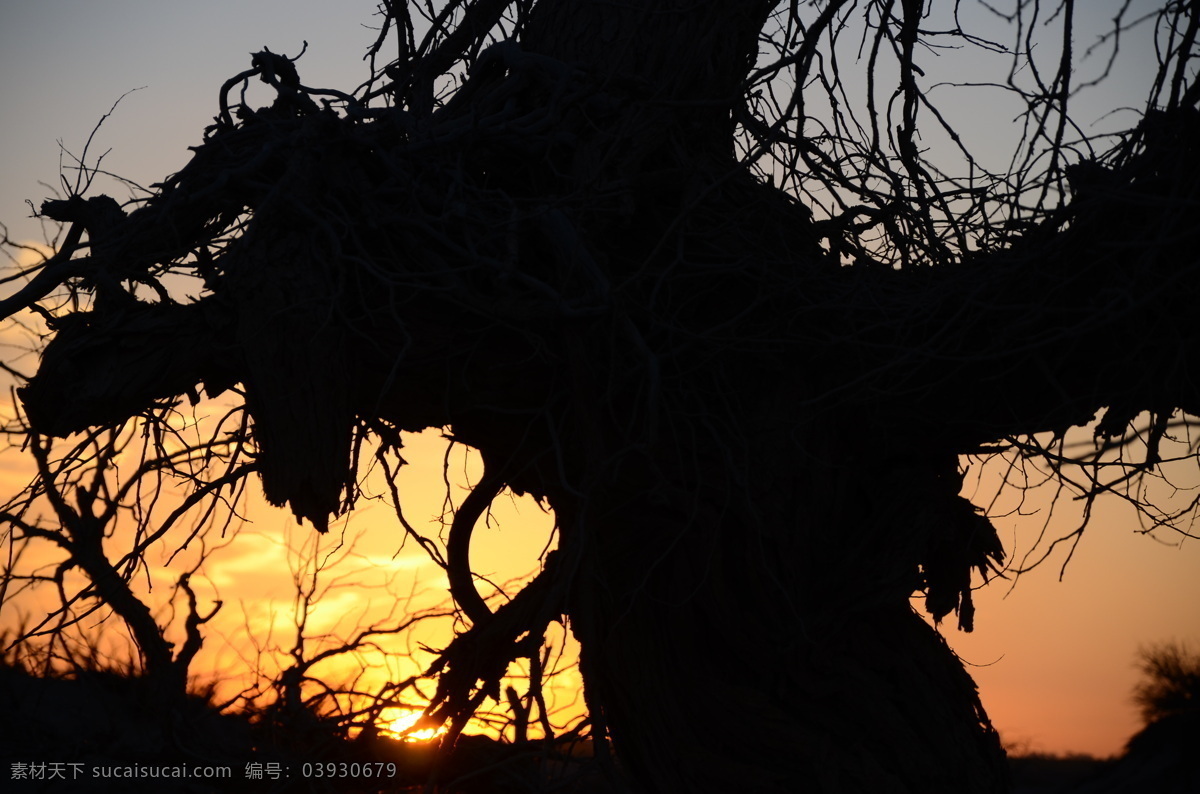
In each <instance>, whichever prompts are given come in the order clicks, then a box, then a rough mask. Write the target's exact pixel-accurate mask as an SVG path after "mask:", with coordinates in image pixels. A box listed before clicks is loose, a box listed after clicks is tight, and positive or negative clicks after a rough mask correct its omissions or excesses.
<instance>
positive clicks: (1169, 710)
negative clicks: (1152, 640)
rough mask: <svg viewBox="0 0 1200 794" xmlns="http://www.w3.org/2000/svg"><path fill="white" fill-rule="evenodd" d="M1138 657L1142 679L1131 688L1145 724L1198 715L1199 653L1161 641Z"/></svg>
mask: <svg viewBox="0 0 1200 794" xmlns="http://www.w3.org/2000/svg"><path fill="white" fill-rule="evenodd" d="M1138 656H1139V657H1140V658H1141V663H1140V667H1141V670H1142V675H1143V676H1144V680H1143V681H1142V682H1141V683H1140V684H1138V685H1137V687H1136V688H1135V689H1134V701H1135V702H1136V703H1137V704H1138V707H1139V708H1140V709H1141V711H1142V719H1143V720H1145V721H1146V724H1147V725H1150V724H1152V723H1155V722H1159V721H1161V720H1164V719H1167V718H1168V717H1183V716H1192V717H1195V716H1196V715H1197V714H1198V713H1200V653H1195V652H1193V651H1191V649H1189V648H1188V647H1187V646H1186V645H1185V644H1182V643H1177V642H1165V643H1161V644H1157V645H1152V646H1150V647H1149V648H1145V649H1143V650H1142V651H1140V652H1139V654H1138Z"/></svg>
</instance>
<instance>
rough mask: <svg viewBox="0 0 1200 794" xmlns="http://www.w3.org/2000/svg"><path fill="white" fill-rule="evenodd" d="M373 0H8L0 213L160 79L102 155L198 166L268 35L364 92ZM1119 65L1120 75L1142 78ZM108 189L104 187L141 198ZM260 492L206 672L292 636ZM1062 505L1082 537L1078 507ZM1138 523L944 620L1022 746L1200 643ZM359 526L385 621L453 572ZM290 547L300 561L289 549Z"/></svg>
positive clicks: (517, 525)
mask: <svg viewBox="0 0 1200 794" xmlns="http://www.w3.org/2000/svg"><path fill="white" fill-rule="evenodd" d="M374 7H375V2H374V0H361V1H359V0H356V2H353V3H342V4H339V5H337V6H336V10H333V9H334V7H333V6H330V5H329V4H328V3H318V2H285V1H284V0H271V1H270V2H267V1H264V0H256V1H253V2H245V1H244V0H243V2H238V3H232V2H228V0H214V2H210V3H203V4H196V3H179V2H158V1H157V0H154V1H152V0H108V1H107V2H84V0H41V2H37V3H27V2H19V1H18V0H0V107H4V108H5V109H6V114H5V121H4V122H3V127H0V129H2V130H3V132H2V133H0V134H2V135H3V141H4V146H3V147H0V221H2V222H4V223H6V224H7V225H8V226H9V228H10V231H11V232H13V233H14V234H15V235H16V236H17V237H19V238H21V239H32V238H36V237H37V235H38V234H39V228H38V225H37V224H36V223H33V222H30V221H28V220H27V218H26V216H27V215H28V211H27V208H26V206H25V205H24V203H23V202H24V200H25V199H26V198H29V199H33V200H34V201H35V202H37V201H40V200H41V199H42V198H43V197H45V196H46V195H48V193H47V190H46V189H45V188H43V187H41V186H39V185H38V180H42V181H45V182H49V183H51V184H53V183H55V182H56V180H57V174H58V167H59V158H60V153H59V148H58V145H57V144H56V140H58V139H61V140H62V141H63V143H64V145H65V146H66V147H67V148H68V149H70V150H72V151H74V152H76V153H78V152H79V151H81V149H82V146H83V143H84V141H85V140H86V139H87V136H88V134H89V133H90V132H91V130H92V127H93V126H94V125H95V123H96V122H97V121H98V120H99V118H100V116H101V115H102V114H103V113H105V112H107V111H108V109H109V108H110V107H111V106H112V104H113V102H114V101H115V100H116V99H117V98H118V97H120V96H121V95H122V94H123V93H125V92H126V91H128V90H130V89H133V88H138V87H140V86H145V88H144V89H142V90H140V91H137V92H136V93H134V94H132V95H130V96H129V97H127V98H126V99H125V100H124V101H123V103H122V105H121V107H120V108H119V109H118V112H117V113H116V114H114V116H113V117H112V118H111V119H109V120H108V121H106V122H105V126H104V127H103V129H102V130H101V133H100V134H99V136H98V138H97V141H96V142H95V143H94V144H93V147H94V148H93V151H92V154H93V155H95V154H97V153H99V152H103V151H105V150H107V149H109V148H110V147H111V149H112V151H111V153H110V154H109V155H108V156H107V157H106V159H105V161H104V166H105V168H107V169H109V170H111V171H114V172H117V173H120V174H122V175H125V176H128V177H130V178H131V179H133V180H135V181H137V182H140V183H142V184H149V183H151V182H154V181H157V180H159V179H161V178H162V177H163V176H165V175H166V174H168V173H170V172H172V171H176V170H178V169H179V168H180V167H181V166H182V165H183V164H184V163H185V162H186V160H187V158H188V156H189V155H188V152H187V151H186V148H185V147H186V146H187V145H189V144H194V143H196V142H198V140H199V138H200V135H201V132H202V129H203V127H204V126H205V124H207V123H209V121H210V120H211V118H212V116H213V114H214V113H215V110H216V92H217V88H218V87H219V85H220V83H221V82H222V81H223V80H224V79H225V78H227V77H228V76H230V75H232V74H235V73H237V72H238V71H241V70H242V69H244V68H246V66H247V65H248V53H250V52H251V51H254V50H258V49H261V48H262V47H263V46H264V45H265V46H269V47H271V49H272V50H274V51H276V52H284V53H289V54H293V53H295V52H297V51H299V49H300V46H301V42H302V41H304V40H307V41H308V43H309V54H307V55H306V56H305V57H304V59H303V60H302V61H301V62H300V63H299V66H300V72H301V75H302V77H303V78H304V80H305V82H306V83H308V84H314V85H316V84H319V85H327V86H331V87H337V88H342V89H347V88H352V87H353V86H354V85H356V84H357V83H358V82H359V81H360V80H361V79H362V78H364V77H365V74H366V72H365V67H364V66H363V64H362V63H361V60H360V57H361V54H362V52H363V51H364V50H365V47H366V45H367V43H368V42H369V41H370V40H371V39H372V37H373V35H374V33H373V31H371V30H368V29H366V28H364V27H363V24H364V23H369V22H371V13H372V11H373V9H374ZM1117 77H1118V81H1120V80H1125V79H1127V77H1128V73H1121V74H1118V75H1117ZM101 182H102V183H103V184H98V185H97V188H96V189H97V190H99V191H111V192H113V193H114V194H115V195H117V196H119V197H124V196H127V195H128V193H127V191H125V190H124V189H123V188H120V187H119V186H114V184H113V183H112V182H108V181H105V180H101ZM7 350H9V349H8V348H6V351H7ZM5 355H6V356H7V355H8V353H7V352H6V353H5ZM436 446H437V440H436V438H433V437H432V436H431V437H430V438H428V439H426V438H422V439H419V440H414V442H413V447H412V449H411V450H410V453H411V454H409V453H406V458H408V459H409V460H410V461H411V462H412V464H413V465H412V467H411V468H410V469H409V471H407V472H406V474H405V475H404V476H405V478H406V479H405V487H404V490H403V492H404V494H405V498H406V505H407V506H406V509H407V510H408V512H409V515H410V517H412V518H414V519H416V518H418V517H419V518H420V519H430V518H434V517H436V516H437V515H439V514H440V511H441V500H442V497H443V495H444V490H443V487H442V483H441V453H440V452H439V451H438V450H437V448H436ZM422 450H423V451H422ZM14 460H15V459H14V457H13V455H12V454H11V453H6V454H4V455H0V488H4V489H5V491H4V493H3V494H0V496H3V497H7V495H8V494H9V493H11V492H12V491H11V489H12V488H15V487H19V485H18V483H21V482H22V481H23V480H22V476H23V472H22V469H21V466H22V464H20V463H17V462H14ZM1190 484H1191V485H1195V479H1194V476H1193V479H1192V480H1190ZM1186 496H1188V495H1186V494H1185V497H1186ZM409 499H411V500H412V502H411V504H408V503H407V500H409ZM502 501H503V500H502ZM252 502H253V503H252V504H251V505H249V506H248V508H247V513H248V515H249V517H250V518H251V520H252V521H253V523H252V524H251V525H250V526H248V527H247V528H246V529H245V530H243V534H240V535H239V536H238V537H237V539H236V541H235V542H233V543H231V544H230V545H229V546H228V547H226V548H223V549H221V550H220V551H218V552H216V553H215V554H214V555H213V558H212V561H211V562H210V564H209V565H208V566H207V567H206V573H207V577H208V578H207V580H206V581H205V582H204V583H203V584H202V585H201V586H200V587H198V594H200V595H201V603H202V604H204V603H205V599H206V598H208V599H209V600H211V599H212V598H215V597H217V596H218V595H219V597H220V598H222V599H223V600H224V601H225V602H226V604H227V606H226V607H225V609H224V610H223V611H222V613H221V615H220V616H219V617H220V620H219V621H218V620H214V622H213V624H211V625H210V629H211V630H212V635H213V636H212V639H211V640H210V643H209V645H208V646H206V651H205V653H206V654H211V656H210V657H202V659H201V660H198V662H197V664H196V671H197V672H201V673H203V672H205V671H206V669H209V668H211V669H221V670H227V669H229V668H230V667H232V666H235V665H237V664H241V663H243V662H244V655H245V653H246V651H245V650H244V648H239V642H241V639H240V638H241V637H242V635H244V634H245V632H244V631H243V626H244V624H245V622H246V621H247V620H248V621H249V623H250V626H251V628H253V629H254V630H255V631H260V630H264V629H265V628H266V627H268V626H270V625H272V621H274V625H276V626H277V628H276V634H275V635H273V637H272V642H274V643H275V644H276V645H278V646H279V647H281V648H286V644H285V643H286V642H287V641H288V640H290V638H286V637H284V636H282V635H281V634H279V632H281V631H283V630H284V629H286V627H287V626H288V625H290V624H289V623H288V620H290V617H291V613H290V609H291V603H292V602H291V598H292V595H293V593H294V591H295V587H294V584H293V582H292V573H291V571H290V570H289V567H288V565H289V553H288V545H287V542H286V541H287V539H288V538H289V537H290V538H292V541H293V546H295V545H296V544H302V543H304V542H305V539H306V537H307V535H306V533H307V532H308V530H307V529H305V530H303V531H297V530H296V529H295V528H294V527H293V526H292V525H291V524H290V520H289V518H288V516H287V514H286V513H285V512H284V511H273V510H267V509H266V508H264V507H262V506H261V504H259V503H257V502H254V501H253V500H252ZM977 503H978V500H977ZM1060 509H1061V510H1062V512H1063V522H1064V523H1063V526H1064V527H1066V528H1067V530H1068V531H1069V529H1070V528H1071V522H1072V521H1073V520H1074V518H1073V517H1072V516H1071V515H1068V514H1069V513H1070V512H1071V510H1070V505H1069V504H1067V503H1063V504H1062V505H1061V508H1060ZM999 512H1001V513H1002V512H1004V510H1000V511H999ZM497 514H498V516H499V517H500V521H499V525H498V527H497V528H495V529H492V530H486V531H482V532H481V533H480V542H479V543H478V544H477V547H476V548H477V549H478V551H476V552H474V557H473V560H474V561H475V562H476V564H477V567H478V568H479V569H481V571H482V572H487V573H489V574H492V575H493V576H494V577H495V578H496V579H497V580H504V579H507V578H509V577H512V576H517V575H520V574H523V573H525V572H527V571H528V570H529V569H530V568H531V567H532V565H533V564H534V562H535V561H536V558H537V554H538V553H539V552H540V551H541V549H542V547H543V546H544V543H545V541H546V535H547V532H548V526H549V519H548V518H547V517H546V516H544V515H542V514H540V512H539V511H538V510H537V508H536V506H534V505H532V504H530V503H528V502H522V503H520V504H519V505H517V506H515V507H514V506H512V505H509V504H501V505H499V506H498V507H497ZM1043 515H1044V508H1043V512H1042V513H1035V514H1033V515H1016V514H1013V515H1005V516H1002V517H997V518H995V519H994V520H995V523H996V525H997V526H998V528H1000V531H1001V537H1002V538H1003V539H1004V540H1005V543H1006V546H1007V547H1009V548H1010V549H1012V548H1013V547H1014V546H1015V547H1017V548H1021V549H1024V548H1027V547H1028V546H1029V545H1030V544H1031V543H1032V542H1033V539H1034V538H1035V537H1036V536H1037V534H1038V532H1039V529H1040V526H1041V523H1042V517H1043ZM427 526H431V525H427ZM1136 527H1137V523H1136V521H1135V520H1134V519H1133V517H1132V516H1130V515H1128V514H1127V512H1126V511H1123V510H1122V509H1121V507H1120V505H1118V504H1116V503H1115V501H1110V502H1108V503H1105V504H1102V505H1101V506H1100V507H1099V508H1098V510H1097V516H1096V518H1095V519H1094V522H1093V525H1092V527H1091V528H1090V529H1089V530H1088V533H1087V536H1086V537H1085V538H1084V541H1083V543H1082V544H1081V545H1080V547H1079V549H1078V551H1077V553H1076V555H1075V559H1074V560H1073V561H1072V563H1071V565H1070V567H1068V569H1067V571H1066V575H1065V577H1064V580H1063V581H1062V582H1059V581H1058V568H1059V563H1060V562H1061V556H1057V557H1056V558H1055V559H1052V560H1051V561H1049V562H1048V563H1047V564H1045V565H1043V566H1042V567H1041V568H1039V569H1037V570H1035V571H1033V572H1032V573H1030V574H1027V575H1025V576H1023V577H1021V579H1020V581H1019V582H1018V583H1017V585H1016V587H1015V588H1013V589H1012V590H1011V592H1009V591H1008V589H1007V585H1006V583H1004V582H1001V583H1000V584H999V586H992V587H989V588H987V589H985V590H984V591H983V592H981V593H980V594H979V595H978V597H977V604H978V608H979V615H978V618H977V621H976V623H977V629H976V632H975V633H974V634H972V635H965V634H962V633H961V632H958V631H957V630H956V629H955V628H954V627H953V622H952V620H951V621H948V622H947V623H946V624H944V625H943V630H944V631H945V633H946V634H947V636H948V638H949V639H950V641H951V644H952V645H953V646H954V647H955V649H956V650H957V651H958V652H959V653H960V655H961V656H962V657H963V658H964V659H965V660H966V662H968V663H969V664H970V665H972V667H971V672H972V674H973V675H974V676H975V678H976V680H977V681H978V682H979V684H980V687H981V690H982V693H983V698H984V702H985V705H986V706H987V707H988V709H989V711H990V713H991V715H992V717H993V719H994V720H995V722H996V724H997V726H998V727H999V729H1000V730H1001V732H1002V733H1003V734H1004V736H1005V737H1006V739H1008V740H1009V741H1017V742H1021V743H1023V744H1024V745H1025V746H1030V747H1032V748H1034V749H1041V750H1047V751H1056V752H1068V751H1079V752H1090V753H1095V754H1101V755H1105V754H1110V753H1114V752H1117V751H1118V750H1119V749H1120V747H1121V745H1122V744H1123V742H1124V741H1125V739H1126V738H1127V737H1128V736H1129V735H1130V734H1131V733H1132V732H1133V731H1134V730H1136V729H1137V727H1138V724H1137V714H1136V710H1135V709H1134V707H1133V705H1132V702H1131V701H1130V699H1129V693H1130V690H1131V687H1132V686H1133V684H1134V682H1135V680H1136V671H1135V669H1134V654H1135V652H1136V651H1137V649H1138V648H1139V646H1143V645H1146V644H1150V643H1154V642H1160V641H1163V640H1168V639H1172V638H1178V639H1183V640H1191V641H1193V642H1200V610H1198V609H1197V608H1196V604H1197V603H1200V575H1198V574H1200V551H1197V544H1196V543H1195V542H1189V543H1184V544H1182V545H1180V544H1179V542H1178V541H1179V539H1178V537H1173V536H1171V535H1170V534H1160V540H1161V542H1160V541H1158V540H1155V539H1153V538H1150V537H1144V536H1140V535H1137V534H1135V532H1134V531H1133V530H1134V529H1136ZM337 529H338V528H337V527H335V531H336V530H337ZM348 532H349V533H350V535H351V536H357V535H358V534H359V533H361V537H359V539H358V541H357V543H358V545H357V546H356V551H357V552H358V554H359V555H360V556H358V557H355V556H351V557H349V558H348V559H347V561H346V562H345V563H344V564H345V565H347V566H348V568H347V570H350V569H352V568H355V567H357V568H359V569H362V570H363V571H368V572H369V575H371V576H374V577H379V576H382V575H383V574H393V575H394V578H393V579H392V580H391V585H390V587H391V588H392V590H391V591H389V592H385V591H384V589H382V585H380V586H379V587H378V588H376V590H375V592H376V593H377V594H378V595H379V598H378V599H376V600H374V601H372V604H371V605H370V609H371V610H372V613H371V614H372V615H374V614H375V612H374V610H383V611H382V612H381V613H379V614H386V613H387V612H388V611H389V610H390V609H391V604H392V602H393V601H394V599H396V598H398V597H400V596H407V595H408V594H409V593H412V592H415V593H417V596H416V603H417V604H419V605H420V606H434V605H436V604H438V603H440V601H441V593H442V592H443V591H441V590H439V589H438V588H440V587H441V586H442V584H443V582H442V579H441V575H440V572H438V571H437V569H436V567H433V566H431V565H430V564H428V563H424V562H422V561H421V558H420V557H419V556H418V555H417V554H416V553H415V552H414V550H413V549H411V548H406V549H405V550H403V551H401V552H400V554H399V556H396V557H395V559H393V555H394V554H395V553H396V550H397V545H398V542H399V538H400V537H401V532H400V529H399V527H398V526H397V523H396V521H395V519H394V517H392V516H391V515H390V513H389V508H388V507H387V506H386V505H384V504H382V503H364V505H363V507H362V509H361V510H359V511H357V512H356V513H355V514H354V515H353V516H352V517H351V518H350V519H349V521H348ZM290 559H291V561H292V562H293V563H294V562H295V560H296V557H295V554H294V553H293V554H292V555H291V557H290ZM160 577H161V578H160V584H161V583H165V582H168V581H170V580H171V578H172V577H171V576H170V575H168V574H167V573H165V572H161V573H160ZM160 590H161V588H160ZM364 609H367V605H366V604H364V603H362V598H361V596H358V595H355V594H353V592H352V591H350V590H345V589H335V590H334V592H333V593H331V594H330V596H329V600H328V601H327V602H325V605H324V606H322V608H321V611H319V612H318V613H317V622H318V623H320V624H322V626H321V627H322V628H337V627H338V626H339V625H341V626H342V627H346V626H349V625H351V623H353V622H354V621H355V620H357V621H361V620H362V619H363V617H364V615H363V613H362V612H361V610H364ZM13 620H15V612H14V611H13V610H12V609H7V610H5V612H4V614H3V615H0V628H3V627H4V626H6V625H11V622H12V621H13ZM339 621H341V623H340V624H339ZM221 637H224V639H221ZM397 647H398V649H399V648H403V647H406V646H405V644H404V643H402V642H401V643H400V644H399V645H398V646H397ZM239 654H242V656H239ZM206 665H208V668H206ZM377 672H379V673H380V674H381V675H382V673H383V671H377ZM386 672H387V673H388V674H389V675H399V674H401V673H402V672H403V671H401V670H399V669H398V668H397V669H393V670H390V671H386ZM403 674H405V675H406V674H407V673H403Z"/></svg>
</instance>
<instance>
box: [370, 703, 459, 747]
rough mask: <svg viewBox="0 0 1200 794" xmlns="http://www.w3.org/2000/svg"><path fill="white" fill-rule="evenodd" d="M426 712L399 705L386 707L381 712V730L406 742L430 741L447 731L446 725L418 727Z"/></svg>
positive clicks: (384, 733)
mask: <svg viewBox="0 0 1200 794" xmlns="http://www.w3.org/2000/svg"><path fill="white" fill-rule="evenodd" d="M422 716H424V712H422V711H419V710H417V709H407V708H401V707H398V706H393V707H391V708H386V709H384V710H383V711H382V712H380V714H379V725H380V732H381V733H382V734H383V735H384V736H390V737H392V738H394V739H402V740H404V741H406V742H429V741H433V740H434V739H436V738H437V737H439V736H441V735H442V734H444V733H445V732H446V726H445V725H442V726H440V727H437V728H418V727H417V726H418V725H419V724H420V722H421V717H422Z"/></svg>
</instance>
